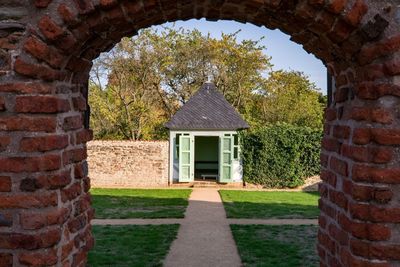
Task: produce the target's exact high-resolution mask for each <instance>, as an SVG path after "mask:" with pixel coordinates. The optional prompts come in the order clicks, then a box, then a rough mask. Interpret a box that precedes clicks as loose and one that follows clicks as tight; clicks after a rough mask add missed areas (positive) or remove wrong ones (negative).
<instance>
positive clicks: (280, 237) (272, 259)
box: [231, 225, 319, 267]
mask: <svg viewBox="0 0 400 267" xmlns="http://www.w3.org/2000/svg"><path fill="white" fill-rule="evenodd" d="M317 229H318V226H309V225H231V230H232V233H233V236H234V238H235V241H236V245H237V247H238V250H239V254H240V257H241V259H242V263H243V265H244V266H257V267H261V266H264V267H303V266H304V267H311V266H319V260H318V255H317V252H316V241H317Z"/></svg>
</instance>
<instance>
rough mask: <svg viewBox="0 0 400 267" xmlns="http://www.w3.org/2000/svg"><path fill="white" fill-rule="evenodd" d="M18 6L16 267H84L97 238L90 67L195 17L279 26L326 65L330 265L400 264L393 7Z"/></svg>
mask: <svg viewBox="0 0 400 267" xmlns="http://www.w3.org/2000/svg"><path fill="white" fill-rule="evenodd" d="M9 8H10V10H11V11H12V12H10V14H12V15H13V16H14V17H7V16H10V15H7V16H6V17H5V18H6V19H4V20H1V21H0V26H1V30H2V31H1V35H0V40H1V41H2V42H1V51H0V52H1V54H0V57H1V59H2V62H1V66H0V70H1V75H2V76H1V77H0V173H1V182H0V185H1V187H0V188H1V190H0V191H1V193H0V199H1V201H0V203H1V204H0V208H1V213H2V214H3V216H4V218H5V220H4V221H5V222H3V225H4V226H1V228H0V231H1V235H2V236H3V237H4V238H3V240H4V242H2V243H0V253H1V255H2V256H3V255H4V257H3V258H4V259H5V260H4V261H5V262H6V263H9V265H12V264H14V265H17V264H30V262H32V258H35V259H39V260H42V261H43V262H45V264H48V265H52V264H65V266H70V265H72V266H83V265H84V262H85V260H86V254H87V251H88V250H89V249H90V248H91V246H92V244H93V238H92V236H91V232H90V220H91V218H92V217H93V210H92V209H91V208H90V200H89V196H88V194H87V192H88V190H89V179H88V177H87V167H86V163H85V159H86V146H85V143H86V142H87V141H88V140H90V138H91V133H90V131H89V130H88V129H85V128H86V127H83V125H84V124H86V125H87V121H86V123H85V118H87V116H85V112H87V105H86V99H87V93H88V92H87V86H88V78H89V77H88V75H89V71H90V68H91V66H92V60H93V59H94V58H96V57H97V56H98V55H99V54H100V53H101V52H104V51H107V50H109V49H111V48H112V47H113V46H114V45H115V44H116V43H117V42H119V40H120V39H121V38H122V37H124V36H132V34H134V33H135V32H137V31H138V30H139V29H142V28H145V27H148V26H151V25H157V24H161V23H163V22H166V21H175V20H179V19H182V20H185V19H190V18H206V19H209V20H219V19H232V20H236V21H239V22H250V23H253V24H255V25H263V26H266V27H267V28H271V29H274V28H279V29H280V30H282V31H283V32H285V33H287V34H289V35H290V36H291V37H292V40H293V41H295V42H297V43H300V44H302V45H303V47H304V49H305V50H306V51H307V52H310V53H312V54H314V55H315V56H316V57H318V58H320V59H321V60H322V61H323V62H324V63H325V64H326V65H327V67H328V69H329V72H330V73H331V75H332V76H333V77H334V79H335V87H336V88H335V90H334V92H333V101H332V102H331V104H330V106H329V107H328V108H327V110H326V113H325V121H326V122H325V133H324V134H325V137H324V140H323V143H322V146H323V152H322V154H321V166H322V173H321V176H322V178H323V180H324V181H325V182H324V184H323V185H322V186H321V187H320V192H321V200H320V209H321V217H320V223H319V225H320V228H319V244H318V249H319V256H320V261H321V264H322V265H324V266H325V265H326V266H338V265H339V266H340V265H342V266H354V265H374V266H388V265H396V264H398V263H399V261H400V258H399V256H398V253H397V251H398V245H399V242H398V240H397V239H396V231H397V230H398V223H400V219H399V218H400V215H399V214H400V211H399V210H400V208H399V205H398V201H397V200H398V199H397V195H398V191H399V188H398V186H397V185H398V183H399V181H398V176H399V162H398V151H397V148H398V146H399V145H400V141H399V138H397V137H398V136H399V131H400V130H399V116H398V114H397V113H398V111H397V108H396V107H397V106H398V104H399V96H400V93H399V92H400V86H399V84H398V79H397V76H398V75H399V74H400V70H399V65H400V64H399V59H398V52H397V51H398V49H399V47H400V40H399V30H398V29H399V21H398V14H399V12H400V11H399V7H398V5H396V3H395V2H394V1H390V0H386V1H379V2H377V1H374V0H347V1H343V0H341V1H339V0H326V1H324V0H313V1H306V0H302V1H279V0H269V1H253V0H248V1H235V0H226V1H216V2H212V3H211V2H208V1H202V0H198V1H195V3H193V2H191V1H175V2H174V1H163V0H160V1H116V0H100V1H91V0H85V1H83V0H82V1H73V2H71V3H70V2H67V1H64V0H53V1H34V2H30V3H29V4H27V3H23V5H21V4H19V5H17V4H15V3H13V1H11V4H10V5H9ZM18 12H19V13H18ZM17 13H18V14H19V15H18V14H17ZM27 218H35V220H28V219H27ZM3 229H4V230H3ZM33 231H35V232H34V233H35V234H34V235H33ZM28 241H29V242H28ZM31 241H32V242H31ZM28 243H29V244H28ZM44 255H47V256H44Z"/></svg>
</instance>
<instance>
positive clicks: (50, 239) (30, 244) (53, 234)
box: [0, 228, 61, 250]
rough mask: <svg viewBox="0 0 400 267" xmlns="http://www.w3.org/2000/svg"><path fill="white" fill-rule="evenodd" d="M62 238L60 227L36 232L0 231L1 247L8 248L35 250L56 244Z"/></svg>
mask: <svg viewBox="0 0 400 267" xmlns="http://www.w3.org/2000/svg"><path fill="white" fill-rule="evenodd" d="M60 239H61V230H60V229H54V228H53V229H49V230H45V231H43V232H41V233H36V234H22V233H11V234H4V233H0V247H1V248H6V249H17V248H22V249H27V250H35V249H40V248H49V247H52V246H54V245H56V244H57V243H58V242H59V241H60Z"/></svg>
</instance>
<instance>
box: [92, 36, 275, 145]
mask: <svg viewBox="0 0 400 267" xmlns="http://www.w3.org/2000/svg"><path fill="white" fill-rule="evenodd" d="M236 38H237V36H236V34H230V35H224V34H223V35H222V37H221V39H215V38H211V37H210V36H203V35H201V33H200V32H199V31H198V30H193V31H185V30H183V29H174V28H164V30H163V31H162V32H161V33H158V32H157V31H155V30H152V29H147V30H143V31H141V32H140V33H139V35H138V36H136V37H134V38H131V39H128V38H125V39H123V40H122V41H121V43H119V44H118V45H117V46H116V47H115V48H114V49H113V50H112V51H111V52H110V53H108V54H104V55H102V56H101V57H100V58H99V59H98V60H97V61H96V62H95V65H94V67H93V68H92V72H91V83H90V87H91V88H90V95H89V102H90V105H91V107H92V114H93V116H92V128H93V129H94V133H95V138H99V139H107V138H117V139H131V140H143V139H144V140H146V139H165V138H167V134H166V130H165V129H164V128H163V124H164V123H165V122H166V121H167V120H169V119H170V118H171V117H172V115H173V114H174V113H175V112H176V111H177V110H178V108H179V107H180V106H181V105H182V104H184V103H186V102H187V101H188V100H189V98H190V97H191V96H192V95H193V94H194V93H195V92H196V90H197V89H198V88H200V86H201V85H202V84H203V83H204V82H205V81H207V79H209V78H211V79H213V80H214V81H215V82H216V84H217V86H218V87H219V88H220V90H221V91H222V92H223V93H224V94H225V96H226V97H227V99H228V100H229V101H230V102H231V103H232V104H233V105H234V107H236V108H237V109H238V110H239V112H241V113H242V114H245V115H246V114H247V109H248V108H249V107H251V105H252V104H251V102H252V92H253V91H254V90H255V89H257V88H259V87H260V86H261V84H262V82H263V75H264V71H266V70H269V69H270V68H271V64H270V62H269V61H270V58H268V57H267V56H265V55H264V54H263V53H262V50H263V49H264V47H262V46H260V45H259V44H258V42H257V41H249V40H245V41H242V42H238V41H237V39H236ZM105 80H107V81H108V82H107V84H106V86H103V85H102V84H103V83H104V81H105ZM246 116H247V115H246ZM248 117H250V115H248Z"/></svg>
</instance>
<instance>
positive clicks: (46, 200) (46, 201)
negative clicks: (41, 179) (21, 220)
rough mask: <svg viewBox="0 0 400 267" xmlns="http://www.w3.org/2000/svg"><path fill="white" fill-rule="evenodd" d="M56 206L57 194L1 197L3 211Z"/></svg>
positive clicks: (0, 202)
mask: <svg viewBox="0 0 400 267" xmlns="http://www.w3.org/2000/svg"><path fill="white" fill-rule="evenodd" d="M56 205H57V194H56V193H54V192H53V193H50V194H43V193H41V194H32V193H24V194H21V193H20V194H14V195H12V196H9V195H0V208H2V209H11V208H21V209H29V208H44V207H49V206H56ZM0 239H1V238H0ZM0 247H1V246H0Z"/></svg>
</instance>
